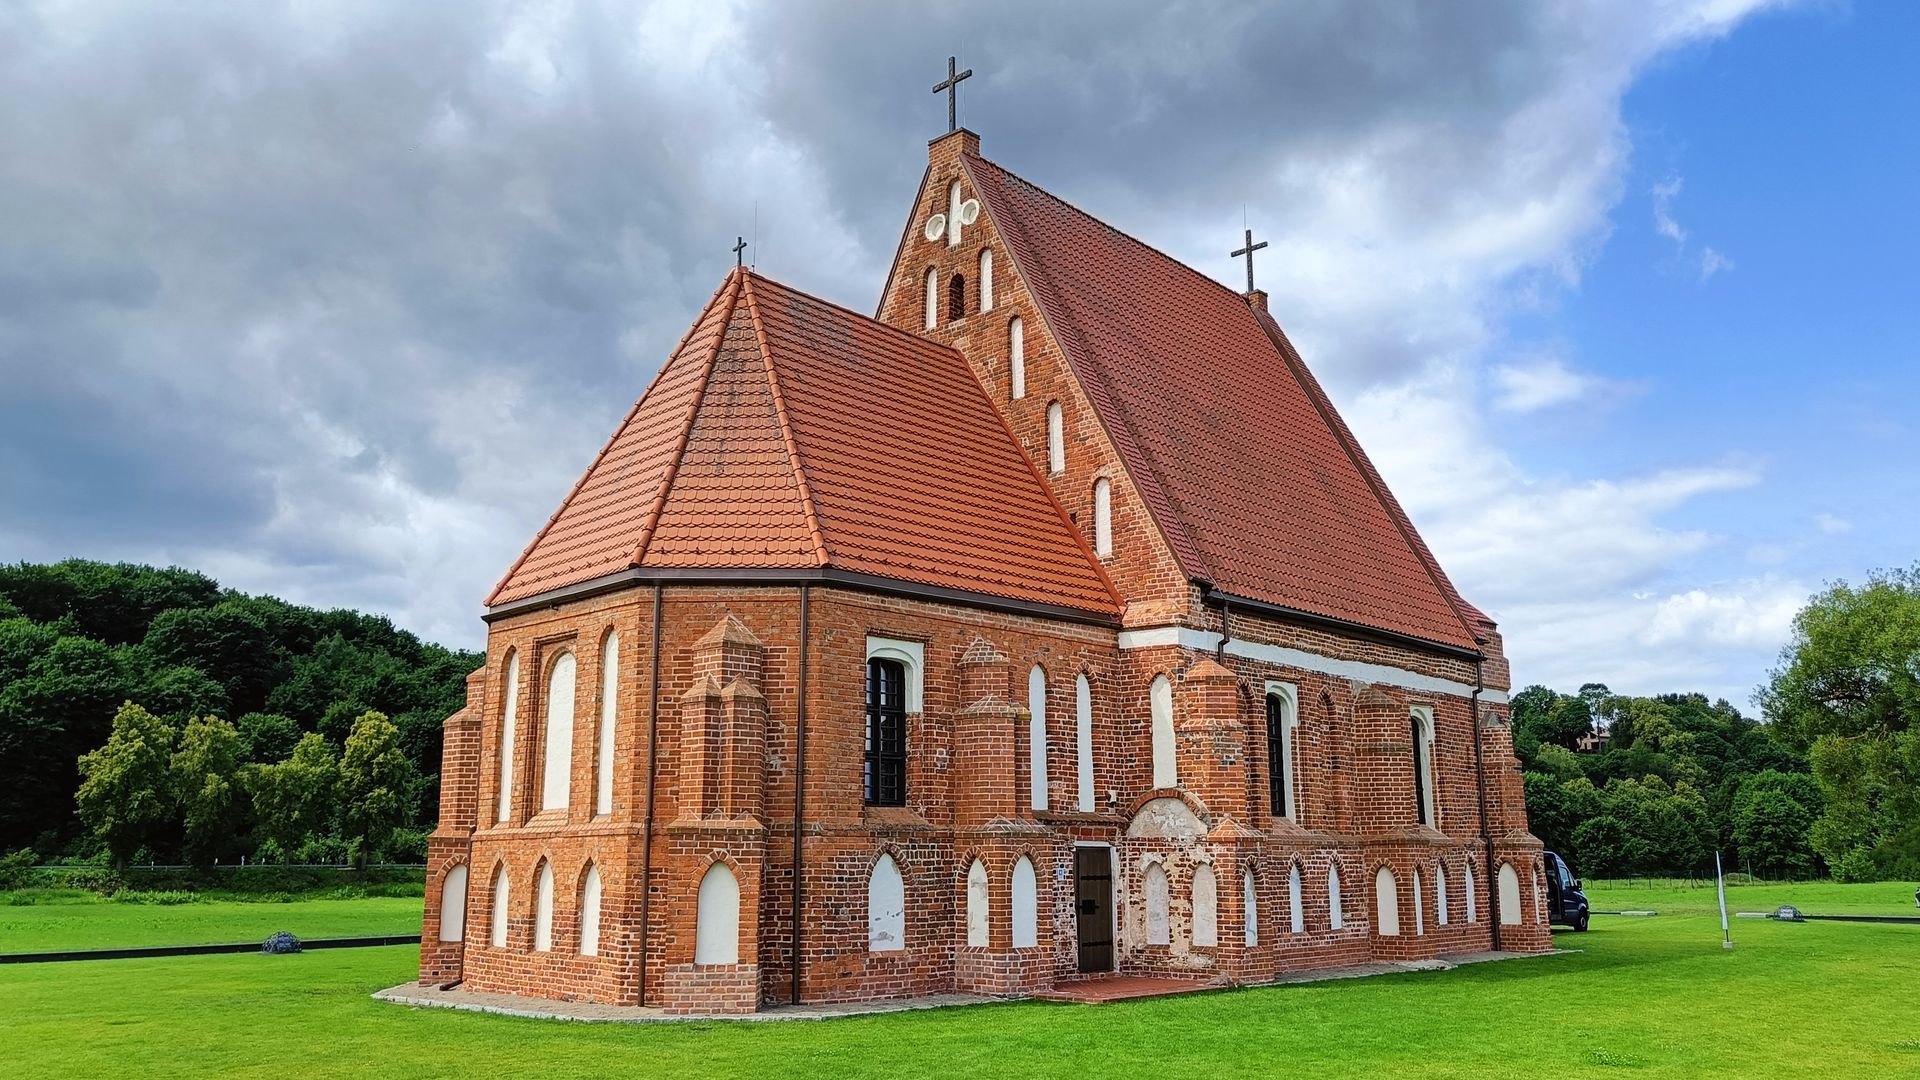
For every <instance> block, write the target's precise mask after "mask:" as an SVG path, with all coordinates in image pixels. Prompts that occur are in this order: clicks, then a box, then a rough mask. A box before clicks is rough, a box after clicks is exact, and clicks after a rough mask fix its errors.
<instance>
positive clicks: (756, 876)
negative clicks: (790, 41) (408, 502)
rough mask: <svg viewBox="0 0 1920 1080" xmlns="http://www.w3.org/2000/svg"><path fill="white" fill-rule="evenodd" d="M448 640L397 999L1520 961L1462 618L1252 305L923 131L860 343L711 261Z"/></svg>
mask: <svg viewBox="0 0 1920 1080" xmlns="http://www.w3.org/2000/svg"><path fill="white" fill-rule="evenodd" d="M945 85H946V84H943V87H944V86H945ZM950 127H952V125H951V123H950ZM1252 246H1253V245H1252V244H1251V243H1249V244H1248V247H1249V248H1251V247H1252ZM1248 254H1249V257H1250V253H1248ZM1249 266H1251V263H1249ZM1249 277H1251V273H1249ZM486 621H487V623H488V628H489V629H488V640H487V650H486V665H485V666H484V667H483V668H481V669H480V670H479V671H476V672H475V673H474V674H473V675H472V676H471V677H470V679H469V680H468V688H467V704H466V707H465V708H464V709H462V710H461V711H460V712H458V713H456V714H455V715H454V716H452V717H451V718H449V719H448V720H447V722H446V729H445V757H444V765H443V772H442V777H441V783H442V789H441V802H440V822H439V828H438V829H437V830H436V831H435V832H434V834H433V837H432V841H431V845H430V859H429V863H430V865H429V867H428V878H427V906H426V921H425V926H424V928H423V930H424V932H423V939H422V940H423V945H422V953H421V970H420V979H421V982H422V983H425V984H433V985H449V984H453V983H456V982H458V983H461V984H462V985H463V986H464V988H466V989H471V990H476V991H493V992H505V993H512V994H521V995H531V996H536V997H543V998H559V999H569V1000H581V1001H592V1002H601V1003H608V1004H616V1005H647V1006H655V1007H658V1008H660V1009H663V1010H665V1011H667V1012H672V1013H685V1014H698V1013H725V1012H750V1011H754V1010H757V1009H761V1008H764V1007H767V1006H771V1005H778V1004H783V1003H792V1002H803V1003H827V1002H844V1001H858V1000H868V999H877V998H888V997H902V996H917V995H929V994H937V993H954V992H960V993H979V994H992V995H1011V996H1018V995H1029V994H1034V993H1041V992H1047V991H1050V990H1054V989H1057V988H1059V987H1060V986H1062V985H1063V984H1065V983H1067V982H1069V981H1070V980H1078V979H1084V978H1095V977H1098V976H1099V975H1100V974H1101V973H1106V972H1118V973H1122V974H1140V975H1158V976H1182V975H1184V976H1192V977H1194V978H1198V979H1206V980H1213V981H1218V982H1232V983H1241V984H1245V983H1259V982H1262V981H1267V980H1271V979H1273V978H1275V977H1276V976H1277V975H1280V974H1282V973H1286V972H1291V971H1296V970H1300V969H1309V968H1332V967H1341V966H1348V965H1354V964H1360V963H1366V962H1369V961H1376V960H1383V959H1385V960H1414V959H1422V958H1429V957H1437V956H1443V955H1446V954H1452V953H1463V952H1473V951H1481V950H1489V949H1502V950H1506V951H1511V952H1534V951H1541V950H1544V949H1547V948H1548V947H1549V936H1548V930H1547V926H1546V924H1545V921H1544V920H1545V913H1544V911H1543V906H1544V899H1543V893H1542V891H1541V887H1540V877H1539V873H1540V869H1539V868H1540V858H1541V849H1540V844H1539V842H1538V841H1537V840H1536V839H1534V838H1533V837H1532V836H1531V835H1529V833H1528V832H1527V824H1526V811H1525V806H1524V804H1523V802H1522V798H1521V784H1520V776H1519V774H1518V772H1517V771H1516V767H1515V763H1514V759H1513V752H1512V743H1511V739H1510V733H1509V731H1508V728H1507V720H1506V717H1507V704H1506V702H1507V688H1508V671H1507V663H1506V661H1505V659H1504V657H1503V655H1502V651H1501V640H1500V635H1499V633H1498V631H1497V630H1496V629H1495V627H1494V624H1493V622H1492V621H1491V620H1489V619H1488V618H1487V617H1486V616H1485V615H1483V614H1481V613H1480V612H1479V611H1478V610H1476V609H1475V608H1474V607H1473V605H1471V604H1469V603H1468V602H1467V601H1466V600H1465V599H1464V598H1462V597H1461V596H1460V594H1459V593H1458V592H1457V591H1455V589H1454V587H1453V585H1452V583H1451V582H1450V581H1449V580H1448V578H1447V575H1446V574H1445V572H1444V571H1442V569H1441V568H1440V566H1439V564H1438V563H1437V562H1436V561H1435V560H1434V557H1433V555H1432V553H1431V552H1429V551H1428V549H1427V546H1426V544H1425V543H1423V542H1422V541H1421V539H1420V535H1419V533H1418V532H1416V531H1415V529H1414V527H1413V524H1412V522H1410V521H1409V520H1408V518H1407V515H1406V514H1405V513H1404V512H1403V511H1402V509H1401V507H1400V504H1399V502H1398V501H1396V500H1395V498H1394V496H1393V494H1392V493H1391V492H1389V491H1388V490H1387V487H1386V485H1385V484H1384V483H1383V482H1382V481H1381V478H1380V475H1379V473H1378V472H1376V471H1375V469H1374V468H1373V466H1372V464H1371V463H1370V462H1369V461H1368V459H1367V456H1366V454H1365V453H1364V452H1363V451H1362V450H1361V448H1360V446H1359V444H1358V443H1356V442H1355V440H1354V437H1353V434H1352V432H1350V431H1349V430H1348V429H1347V426H1346V424H1345V423H1344V422H1343V421H1342V420H1341V419H1340V416H1339V414H1338V413H1337V412H1335V410H1334V408H1333V405H1332V404H1331V402H1330V401H1329V400H1328V398H1327V396H1326V394H1325V393H1324V392H1323V391H1322V390H1321V388H1320V384H1319V383H1318V382H1317V381H1316V380H1315V378H1314V376H1313V374H1312V373H1311V372H1310V371H1309V370H1308V369H1307V366H1306V364H1305V363H1304V362H1303V361H1302V359H1301V357H1300V355H1299V354H1298V353H1297V352H1296V351H1295V350H1294V348H1293V346H1292V345H1291V344H1290V343H1289V342H1288V340H1287V336H1286V334H1285V333H1284V332H1283V331H1282V330H1281V329H1280V326H1279V325H1278V323H1276V322H1275V321H1274V319H1273V317H1272V316H1271V315H1270V314H1269V312H1268V309H1267V297H1266V294H1265V293H1262V292H1259V291H1255V290H1253V289H1252V287H1251V281H1249V291H1248V292H1246V293H1244V294H1243V293H1238V292H1235V291H1233V290H1231V289H1229V288H1226V287H1224V286H1222V285H1220V284H1219V283H1217V282H1216V281H1214V280H1212V279H1211V278H1209V277H1207V276H1206V275H1204V274H1201V273H1199V272H1198V271H1196V270H1193V269H1192V268H1190V267H1187V266H1184V265H1182V264H1181V263H1179V262H1176V261H1175V260H1174V259H1172V258H1171V257H1169V256H1167V255H1165V254H1163V253H1161V252H1160V251H1157V250H1155V249H1154V248H1152V247H1149V246H1148V245H1146V244H1144V243H1142V242H1141V241H1139V240H1136V239H1134V238H1132V237H1130V236H1127V235H1126V234H1124V233H1121V232H1119V231H1118V230H1116V229H1114V228H1112V227H1111V226H1109V225H1106V224H1104V223H1102V222H1100V221H1098V220H1097V219H1095V218H1093V217H1091V216H1089V215H1088V214H1086V213H1085V212H1084V211H1082V210H1080V209H1078V208H1076V207H1074V206H1073V205H1071V204H1069V203H1067V202H1066V201H1064V200H1062V199H1060V198H1059V197H1057V196H1055V195H1052V194H1049V193H1048V192H1046V191H1043V190H1041V189H1040V188H1038V187H1035V186H1034V185H1032V184H1030V183H1028V182H1027V181H1025V180H1023V179H1021V178H1019V177H1017V176H1015V175H1013V174H1012V173H1009V172H1007V171H1006V170H1005V169H1003V168H1002V167H1000V166H999V165H997V164H994V163H993V162H990V161H988V160H987V159H985V158H983V157H982V156H981V155H980V140H979V137H978V136H977V135H975V134H974V133H973V132H971V131H968V130H966V129H964V128H957V127H955V128H953V130H951V131H950V132H949V134H947V135H946V136H944V137H942V138H940V139H937V140H935V141H934V142H933V143H932V144H931V147H930V150H929V155H928V162H927V170H926V174H925V177H924V179H923V180H922V181H921V184H920V189H919V191H918V192H917V193H916V194H915V195H914V197H913V201H912V203H911V205H910V207H909V208H908V212H907V215H906V221H905V224H904V228H903V230H902V234H901V240H900V246H899V249H898V251H897V253H896V254H895V256H894V260H893V266H892V269H891V271H890V272H889V274H888V277H887V281H886V285H885V288H884V290H883V291H882V293H881V297H880V301H879V305H878V308H877V310H876V311H875V312H874V314H873V316H871V317H869V316H866V315H861V314H858V313H856V312H853V311H850V310H847V309H846V308H843V307H840V306H838V305H836V304H833V303H830V302H828V301H825V300H821V299H818V298H815V297H813V296H809V295H807V294H805V293H802V292H799V291H797V290H796V289H794V288H792V287H790V286H788V285H785V284H782V283H779V282H776V281H773V280H771V279H768V278H765V277H762V276H759V275H757V274H756V273H754V272H753V271H751V270H749V269H745V268H742V269H736V270H735V271H734V272H733V273H732V274H731V275H729V276H728V277H727V279H726V280H725V281H724V282H722V283H721V285H720V288H719V290H718V291H717V292H716V293H714V295H713V298H712V300H710V301H709V302H708V303H707V305H706V308H705V310H703V311H701V312H700V313H699V315H698V317H697V318H696V319H694V321H693V326H692V328H691V329H689V330H688V331H687V334H686V336H685V338H683V339H682V340H681V342H680V344H679V346H678V347H677V348H676V349H675V350H674V352H673V354H672V355H671V356H670V357H669V358H668V359H667V362H666V364H665V366H664V367H663V368H662V369H661V371H660V373H659V375H658V376H657V377H656V378H655V379H654V381H653V383H652V385H651V386H649V387H648V388H647V389H646V391H645V392H644V393H643V394H642V395H641V397H640V400H639V402H638V403H637V404H635V405H634V406H633V408H632V410H631V411H630V412H629V413H628V414H627V416H626V418H625V420H623V421H622V422H621V423H620V425H619V428H618V430H616V431H615V432H614V434H613V437H612V438H611V439H609V440H608V442H607V444H606V445H605V447H603V448H602V449H601V451H600V453H599V455H598V456H597V457H596V458H595V459H594V461H593V462H592V464H591V465H589V466H588V467H587V470H586V472H585V474H584V475H583V476H582V477H581V478H580V480H579V481H578V482H577V483H576V484H575V485H574V487H573V490H572V491H570V492H568V493H567V495H566V497H565V499H564V500H563V501H562V502H561V504H560V508H559V510H558V511H556V512H555V513H554V515H553V517H552V518H551V519H550V520H549V521H548V522H547V523H546V525H545V527H543V528H542V529H541V530H540V532H539V535H538V536H536V537H535V538H534V540H533V542H532V543H531V544H530V545H528V547H527V548H526V550H525V551H524V552H523V553H522V554H521V556H520V558H519V560H518V561H517V562H515V563H514V564H513V566H512V568H511V569H509V570H508V571H507V573H506V576H505V577H504V578H503V579H502V580H501V581H500V583H499V585H498V586H497V587H496V588H495V589H494V591H493V593H492V595H491V596H490V597H489V598H488V599H487V613H486Z"/></svg>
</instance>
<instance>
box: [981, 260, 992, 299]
mask: <svg viewBox="0 0 1920 1080" xmlns="http://www.w3.org/2000/svg"><path fill="white" fill-rule="evenodd" d="M980 310H981V311H992V310H993V251H992V250H991V249H988V248H981V249H980Z"/></svg>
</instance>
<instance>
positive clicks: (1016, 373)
mask: <svg viewBox="0 0 1920 1080" xmlns="http://www.w3.org/2000/svg"><path fill="white" fill-rule="evenodd" d="M1007 376H1008V378H1009V379H1010V380H1011V381H1012V383H1013V400H1015V401H1019V400H1020V399H1021V398H1023V397H1026V396H1027V324H1026V323H1024V322H1022V321H1021V319H1020V316H1018V315H1015V316H1014V317H1013V318H1012V319H1011V320H1010V321H1009V322H1008V323H1007Z"/></svg>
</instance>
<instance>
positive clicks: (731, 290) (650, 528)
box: [627, 267, 745, 566]
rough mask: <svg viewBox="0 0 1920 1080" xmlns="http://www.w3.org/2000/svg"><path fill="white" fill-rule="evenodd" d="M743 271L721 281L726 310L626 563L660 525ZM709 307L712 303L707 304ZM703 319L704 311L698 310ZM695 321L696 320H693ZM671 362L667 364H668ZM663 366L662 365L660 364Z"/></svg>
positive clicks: (635, 562) (639, 554) (643, 550)
mask: <svg viewBox="0 0 1920 1080" xmlns="http://www.w3.org/2000/svg"><path fill="white" fill-rule="evenodd" d="M744 274H745V271H743V270H742V269H740V268H738V267H736V268H734V271H733V273H731V274H728V275H727V280H726V281H724V282H722V283H721V286H720V287H721V289H722V290H725V291H726V293H727V310H726V311H725V312H724V313H723V314H722V315H721V316H720V327H719V330H718V331H717V332H716V333H715V334H714V335H713V349H712V351H710V352H708V353H707V359H706V362H705V366H704V369H703V370H702V371H701V373H700V381H699V382H697V383H695V384H694V387H693V401H692V402H691V403H689V404H688V406H687V416H686V419H684V420H682V421H681V422H680V435H679V437H678V438H676V439H675V440H674V443H673V455H672V456H671V457H669V458H668V459H667V471H666V473H665V474H664V475H662V476H661V477H660V490H659V491H658V492H655V493H654V496H653V505H652V506H651V507H649V508H648V509H647V521H646V524H645V525H642V526H641V527H640V540H639V542H637V543H636V544H634V547H633V555H632V556H631V557H630V558H628V559H627V565H628V566H639V565H640V561H641V560H642V559H644V558H646V555H647V545H649V544H651V543H653V533H654V530H655V529H657V528H659V526H660V512H661V511H662V510H664V509H666V506H667V496H668V495H669V494H671V493H672V491H673V481H674V478H675V477H676V476H678V475H679V474H680V463H681V462H682V461H683V460H685V458H686V455H687V441H688V439H689V438H691V437H692V435H693V424H694V421H695V420H697V419H699V417H700V406H701V405H703V404H705V403H706V400H707V384H708V383H710V382H712V381H713V365H714V362H715V361H717V360H718V359H719V358H720V350H721V349H722V348H724V347H725V346H726V343H727V327H728V326H729V325H731V324H732V322H733V312H734V308H735V307H736V306H737V305H738V304H739V302H740V290H741V287H742V285H743V284H744V280H743V279H744ZM708 308H709V309H711V308H712V305H708ZM700 314H701V317H702V318H703V319H704V318H705V316H706V312H704V311H703V312H701V313H700ZM696 325H698V324H696ZM668 366H671V365H668ZM663 370H664V368H663Z"/></svg>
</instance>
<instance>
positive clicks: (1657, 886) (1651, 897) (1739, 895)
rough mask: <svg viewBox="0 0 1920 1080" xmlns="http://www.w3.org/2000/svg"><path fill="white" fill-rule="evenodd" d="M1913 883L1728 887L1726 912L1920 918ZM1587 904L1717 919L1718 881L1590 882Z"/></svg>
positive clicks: (1608, 908) (1822, 883) (1819, 883)
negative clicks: (1785, 910)
mask: <svg viewBox="0 0 1920 1080" xmlns="http://www.w3.org/2000/svg"><path fill="white" fill-rule="evenodd" d="M1913 890H1914V884H1913V883H1912V882H1898V881H1881V882H1875V883H1873V884H1870V885H1836V884H1834V883H1833V882H1831V881H1809V882H1799V883H1794V884H1784V885H1729V886H1728V887H1727V912H1728V914H1732V913H1733V912H1736V911H1772V910H1773V909H1774V908H1777V907H1779V906H1780V905H1781V904H1792V905H1793V906H1794V907H1797V908H1799V909H1800V910H1801V911H1803V912H1806V913H1807V914H1809V915H1920V908H1915V907H1914V903H1913ZM1586 892H1587V902H1588V903H1589V904H1591V905H1592V906H1593V910H1595V911H1647V910H1652V911H1658V912H1660V913H1661V914H1662V915H1713V916H1714V917H1715V918H1718V917H1719V912H1720V906H1719V901H1718V900H1717V899H1716V898H1715V895H1714V889H1713V882H1711V881H1706V882H1697V883H1688V882H1685V881H1647V882H1635V883H1626V882H1589V883H1588V888H1587V890H1586Z"/></svg>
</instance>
